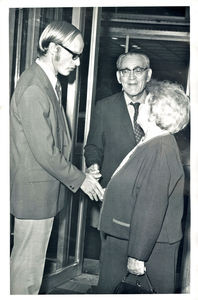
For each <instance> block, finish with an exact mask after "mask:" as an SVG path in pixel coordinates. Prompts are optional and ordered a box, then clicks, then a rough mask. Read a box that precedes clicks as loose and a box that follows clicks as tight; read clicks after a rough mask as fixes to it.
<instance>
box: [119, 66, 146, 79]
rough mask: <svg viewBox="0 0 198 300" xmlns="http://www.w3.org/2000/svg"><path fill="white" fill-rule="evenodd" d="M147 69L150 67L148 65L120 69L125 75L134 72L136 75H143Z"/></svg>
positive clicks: (127, 75)
mask: <svg viewBox="0 0 198 300" xmlns="http://www.w3.org/2000/svg"><path fill="white" fill-rule="evenodd" d="M147 69H149V68H148V67H146V68H142V67H136V68H134V69H132V70H130V69H128V68H126V69H121V70H119V71H120V73H121V75H122V76H123V77H129V75H131V73H132V72H133V74H134V75H135V76H136V77H141V76H142V75H143V73H144V72H145V71H146V70H147Z"/></svg>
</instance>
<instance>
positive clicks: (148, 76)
mask: <svg viewBox="0 0 198 300" xmlns="http://www.w3.org/2000/svg"><path fill="white" fill-rule="evenodd" d="M151 76H152V69H150V68H149V69H148V71H147V80H146V82H149V81H150V80H151Z"/></svg>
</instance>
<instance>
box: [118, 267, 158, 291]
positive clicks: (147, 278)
mask: <svg viewBox="0 0 198 300" xmlns="http://www.w3.org/2000/svg"><path fill="white" fill-rule="evenodd" d="M130 274H132V273H130V272H129V271H127V274H126V275H125V276H124V277H123V279H122V282H125V281H126V279H127V277H128V276H129V275H130ZM132 275H135V274H132ZM143 275H145V278H146V280H147V283H148V285H149V288H150V290H151V291H152V292H153V293H155V290H154V289H153V287H152V284H151V281H150V279H149V276H148V274H147V273H146V272H145V273H144V274H143ZM135 276H137V278H138V275H135ZM139 276H140V277H141V276H142V275H139Z"/></svg>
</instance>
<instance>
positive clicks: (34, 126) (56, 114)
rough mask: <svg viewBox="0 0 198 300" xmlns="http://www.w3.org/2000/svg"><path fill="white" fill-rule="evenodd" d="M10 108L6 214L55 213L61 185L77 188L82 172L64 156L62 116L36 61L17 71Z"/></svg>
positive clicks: (59, 203) (59, 204)
mask: <svg viewBox="0 0 198 300" xmlns="http://www.w3.org/2000/svg"><path fill="white" fill-rule="evenodd" d="M10 111H11V116H10V131H11V132H10V167H11V177H10V183H11V213H12V214H13V215H14V216H16V217H17V218H24V219H44V218H49V217H52V216H55V215H56V214H57V213H58V212H59V211H60V210H61V209H62V208H63V206H64V200H65V190H66V187H67V188H68V189H69V190H71V191H72V192H76V191H77V190H78V188H79V187H80V186H81V184H82V182H83V180H84V178H85V175H84V174H83V173H82V172H81V171H79V170H78V169H77V168H76V167H75V166H74V165H72V164H71V162H70V161H69V158H70V151H71V139H70V135H69V129H68V126H67V123H66V122H65V120H64V117H65V116H64V115H63V112H62V111H61V108H60V105H59V103H58V101H57V98H56V94H55V92H54V89H53V87H52V85H51V83H50V81H49V79H48V77H47V76H46V74H45V72H44V71H43V70H42V69H41V67H40V66H39V65H38V64H36V63H34V64H33V65H32V66H31V67H30V68H29V69H28V70H26V71H25V72H24V73H23V74H22V75H21V77H20V79H19V81H18V83H17V86H16V89H15V92H14V94H13V97H12V100H11V107H10Z"/></svg>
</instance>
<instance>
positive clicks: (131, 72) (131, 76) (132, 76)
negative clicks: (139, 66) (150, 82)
mask: <svg viewBox="0 0 198 300" xmlns="http://www.w3.org/2000/svg"><path fill="white" fill-rule="evenodd" d="M129 77H130V78H136V76H135V73H134V70H131V71H130V73H129Z"/></svg>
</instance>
